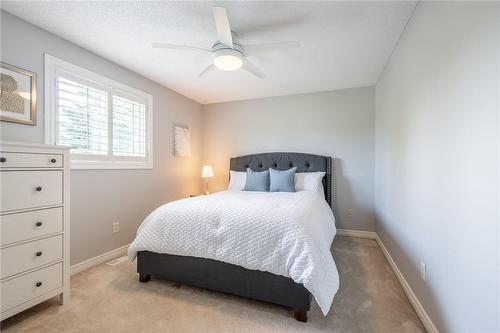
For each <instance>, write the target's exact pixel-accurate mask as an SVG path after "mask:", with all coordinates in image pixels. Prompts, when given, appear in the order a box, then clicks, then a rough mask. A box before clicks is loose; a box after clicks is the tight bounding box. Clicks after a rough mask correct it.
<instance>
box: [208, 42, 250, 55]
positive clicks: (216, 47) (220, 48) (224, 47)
mask: <svg viewBox="0 0 500 333" xmlns="http://www.w3.org/2000/svg"><path fill="white" fill-rule="evenodd" d="M227 50H232V51H236V52H238V53H239V54H240V55H242V56H244V55H245V51H244V49H243V46H241V43H240V42H239V41H237V40H233V48H231V47H229V46H228V45H226V44H222V43H221V42H219V41H217V42H215V44H214V45H213V46H212V52H213V53H215V54H216V53H217V52H219V51H227Z"/></svg>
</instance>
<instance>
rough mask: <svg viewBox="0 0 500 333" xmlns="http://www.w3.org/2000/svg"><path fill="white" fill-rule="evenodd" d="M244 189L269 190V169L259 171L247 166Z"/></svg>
mask: <svg viewBox="0 0 500 333" xmlns="http://www.w3.org/2000/svg"><path fill="white" fill-rule="evenodd" d="M243 191H261V192H269V170H265V171H258V172H257V171H253V170H252V169H250V168H247V180H246V182H245V188H243Z"/></svg>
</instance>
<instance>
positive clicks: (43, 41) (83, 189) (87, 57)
mask: <svg viewBox="0 0 500 333" xmlns="http://www.w3.org/2000/svg"><path fill="white" fill-rule="evenodd" d="M44 53H49V54H51V55H53V56H56V57H58V58H61V59H63V60H66V61H69V62H71V63H74V64H76V65H78V66H81V67H83V68H86V69H88V70H91V71H94V72H96V73H99V74H101V75H103V76H106V77H109V78H111V79H113V80H116V81H119V82H121V83H123V84H126V85H129V86H131V87H133V88H136V89H140V90H142V91H144V92H146V93H149V94H151V95H153V98H154V120H153V124H154V141H153V142H154V143H153V144H154V168H153V169H152V170H72V171H71V263H72V264H75V263H78V262H81V261H83V260H85V259H89V258H92V257H94V256H97V255H99V254H102V253H104V252H107V251H110V250H113V249H116V248H118V247H120V246H122V245H125V244H127V243H129V242H131V241H132V239H133V237H134V236H135V232H136V230H137V227H138V225H139V224H140V222H142V220H143V218H144V217H145V216H146V215H147V214H149V213H150V212H151V211H152V210H153V209H154V208H155V207H157V206H159V205H161V204H162V203H165V202H167V201H171V200H175V199H179V198H182V197H186V196H188V195H189V194H190V193H198V192H199V191H200V172H201V171H200V170H201V169H200V168H201V164H200V161H201V160H200V157H201V111H202V110H201V108H202V107H201V105H200V104H198V103H195V102H193V101H191V100H190V99H188V98H186V97H184V96H181V95H179V94H177V93H175V92H173V91H172V90H169V89H167V88H165V87H163V86H160V85H158V84H156V83H154V82H152V81H150V80H148V79H146V78H144V77H142V76H139V75H138V74H136V73H133V72H131V71H129V70H127V69H125V68H123V67H120V66H118V65H116V64H114V63H112V62H110V61H108V60H106V59H103V58H101V57H99V56H97V55H95V54H93V53H91V52H89V51H87V50H85V49H82V48H80V47H78V46H77V45H74V44H72V43H70V42H68V41H66V40H63V39H61V38H59V37H57V36H55V35H52V34H50V33H49V32H47V31H45V30H42V29H40V28H38V27H36V26H34V25H31V24H29V23H28V22H26V21H23V20H21V19H19V18H17V17H15V16H13V15H11V14H9V13H6V12H4V11H2V12H1V61H2V62H6V63H8V64H12V65H15V66H18V67H21V68H25V69H28V70H31V71H34V72H36V73H37V74H38V80H37V84H38V96H37V97H38V107H37V109H38V122H37V125H36V126H35V127H32V126H27V125H19V124H12V123H6V122H1V123H0V130H1V139H2V140H9V141H28V142H36V143H43V141H44V123H43V122H44V109H43V105H44V86H43V83H44V76H43V72H44V57H43V55H44ZM174 123H179V124H183V125H188V126H189V127H190V128H191V130H192V144H193V155H192V157H191V158H183V159H179V158H174V157H173V156H172V150H173V148H172V144H173V133H172V130H173V125H174ZM115 221H119V222H120V232H119V233H113V232H112V223H113V222H115Z"/></svg>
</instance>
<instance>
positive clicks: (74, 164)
mask: <svg viewBox="0 0 500 333" xmlns="http://www.w3.org/2000/svg"><path fill="white" fill-rule="evenodd" d="M70 169H71V170H135V169H153V163H151V162H147V163H137V162H123V161H120V162H114V163H113V162H101V161H99V162H97V161H88V162H87V161H75V160H73V161H71V163H70Z"/></svg>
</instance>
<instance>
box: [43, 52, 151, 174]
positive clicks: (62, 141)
mask: <svg viewBox="0 0 500 333" xmlns="http://www.w3.org/2000/svg"><path fill="white" fill-rule="evenodd" d="M45 73H46V78H45V79H46V82H45V87H46V91H45V110H47V112H46V115H45V124H46V129H45V130H46V142H47V143H49V144H58V145H69V146H72V147H73V148H72V149H71V167H72V168H77V169H138V168H151V167H152V148H153V147H152V141H151V138H152V133H151V132H152V110H153V98H152V96H151V95H148V94H146V93H144V92H141V91H138V90H136V89H133V88H130V87H127V86H124V85H122V84H120V83H118V82H115V81H113V80H110V79H107V78H104V77H102V76H100V75H98V74H95V73H92V72H90V71H87V70H85V69H83V68H80V67H78V66H75V65H72V64H69V63H67V62H65V61H62V60H60V59H57V58H55V57H52V56H49V55H45Z"/></svg>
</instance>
